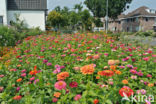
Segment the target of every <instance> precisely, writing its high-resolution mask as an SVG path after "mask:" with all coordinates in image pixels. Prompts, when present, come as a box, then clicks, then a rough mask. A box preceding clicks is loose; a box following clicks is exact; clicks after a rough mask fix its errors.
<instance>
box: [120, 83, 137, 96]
mask: <svg viewBox="0 0 156 104" xmlns="http://www.w3.org/2000/svg"><path fill="white" fill-rule="evenodd" d="M133 93H134V92H133V90H132V89H130V88H129V87H128V86H124V87H122V88H121V89H120V90H119V94H120V95H121V96H122V97H124V94H125V95H127V97H130V96H131V95H132V94H133Z"/></svg>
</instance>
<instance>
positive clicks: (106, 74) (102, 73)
mask: <svg viewBox="0 0 156 104" xmlns="http://www.w3.org/2000/svg"><path fill="white" fill-rule="evenodd" d="M98 75H101V76H107V77H111V76H113V75H114V72H113V71H111V70H103V71H99V72H98Z"/></svg>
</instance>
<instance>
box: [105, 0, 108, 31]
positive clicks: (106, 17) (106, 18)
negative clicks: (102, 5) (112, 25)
mask: <svg viewBox="0 0 156 104" xmlns="http://www.w3.org/2000/svg"><path fill="white" fill-rule="evenodd" d="M105 20H106V25H105V26H106V33H107V32H108V0H107V2H106V16H105Z"/></svg>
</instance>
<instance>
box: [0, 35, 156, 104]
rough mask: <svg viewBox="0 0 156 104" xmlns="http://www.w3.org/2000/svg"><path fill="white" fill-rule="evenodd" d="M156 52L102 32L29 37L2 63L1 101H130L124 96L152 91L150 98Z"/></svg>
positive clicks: (104, 103) (98, 103)
mask: <svg viewBox="0 0 156 104" xmlns="http://www.w3.org/2000/svg"><path fill="white" fill-rule="evenodd" d="M154 52H155V49H151V48H149V49H145V48H144V47H141V46H137V45H135V44H128V45H125V44H123V43H122V42H119V41H115V40H113V38H111V37H108V36H107V35H103V34H90V33H88V34H73V35H62V36H60V35H58V36H54V35H47V36H46V35H44V36H43V35H40V36H35V37H28V38H26V39H25V40H24V41H23V43H22V44H20V45H18V46H16V47H15V49H14V50H13V51H12V53H11V54H12V57H11V58H10V59H9V60H7V61H5V64H3V65H1V66H0V102H2V103H6V104H51V103H57V104H121V103H123V104H125V102H126V101H123V97H129V99H130V97H131V96H135V95H140V96H141V95H147V96H148V97H147V99H143V103H145V102H147V103H149V101H153V100H152V98H151V97H150V98H149V95H155V94H156V90H155V88H154V87H155V84H156V82H155V76H154V72H155V69H156V67H155V63H156V60H155V59H154V58H155V57H156V55H155V54H154ZM135 99H136V101H138V98H137V97H136V98H135ZM127 102H128V101H127ZM128 103H130V102H128Z"/></svg>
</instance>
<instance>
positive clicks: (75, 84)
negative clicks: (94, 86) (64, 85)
mask: <svg viewBox="0 0 156 104" xmlns="http://www.w3.org/2000/svg"><path fill="white" fill-rule="evenodd" d="M77 85H78V83H77V82H71V83H70V84H69V86H70V87H71V88H74V87H77Z"/></svg>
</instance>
